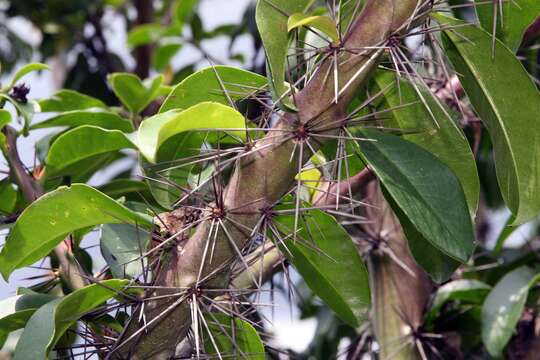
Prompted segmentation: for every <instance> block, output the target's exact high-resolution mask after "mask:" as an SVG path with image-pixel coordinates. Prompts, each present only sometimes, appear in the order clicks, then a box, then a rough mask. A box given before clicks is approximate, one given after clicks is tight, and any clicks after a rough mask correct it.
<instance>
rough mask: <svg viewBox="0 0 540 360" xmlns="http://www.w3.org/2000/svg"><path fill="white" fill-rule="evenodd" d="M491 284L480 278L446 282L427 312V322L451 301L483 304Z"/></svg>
mask: <svg viewBox="0 0 540 360" xmlns="http://www.w3.org/2000/svg"><path fill="white" fill-rule="evenodd" d="M490 290H491V286H489V285H488V284H486V283H483V282H481V281H478V280H470V279H459V280H454V281H451V282H449V283H446V284H444V285H443V286H441V287H440V288H438V289H437V292H436V293H435V297H434V298H433V301H432V303H431V307H430V309H429V310H428V312H427V314H426V322H428V323H429V322H432V321H433V320H434V319H435V318H436V317H437V315H438V314H439V312H440V311H441V308H442V307H443V305H444V304H446V303H447V302H449V301H455V300H459V301H463V302H466V303H473V304H482V302H483V301H484V299H485V297H486V295H487V294H488V293H489V291H490Z"/></svg>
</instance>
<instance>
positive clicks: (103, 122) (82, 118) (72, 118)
mask: <svg viewBox="0 0 540 360" xmlns="http://www.w3.org/2000/svg"><path fill="white" fill-rule="evenodd" d="M81 125H93V126H99V127H101V128H104V129H110V130H121V131H124V132H131V131H133V125H132V124H131V122H129V121H128V120H126V119H124V118H122V117H121V116H120V115H118V114H116V113H113V112H108V111H103V110H101V109H93V110H74V111H67V112H64V113H62V114H60V115H57V116H54V117H52V118H49V119H47V120H45V121H42V122H39V123H37V124H34V125H32V126H31V127H30V129H31V130H32V129H43V128H50V127H59V126H67V127H69V128H73V127H77V126H81Z"/></svg>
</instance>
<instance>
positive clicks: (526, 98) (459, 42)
mask: <svg viewBox="0 0 540 360" xmlns="http://www.w3.org/2000/svg"><path fill="white" fill-rule="evenodd" d="M434 18H435V19H436V20H437V21H438V22H439V23H440V24H441V25H444V26H445V27H446V28H447V30H444V31H443V44H444V47H445V49H446V54H447V56H448V58H449V59H450V61H451V62H452V64H453V65H454V67H455V69H456V71H457V72H458V75H459V77H460V80H461V84H462V85H463V88H464V89H465V91H466V93H467V95H468V97H469V99H470V101H471V103H472V105H473V106H474V108H475V110H476V111H477V112H478V114H479V115H480V118H481V120H482V121H483V122H484V124H486V126H487V128H488V131H489V134H490V136H491V138H492V140H493V147H494V152H495V166H496V169H497V179H498V182H499V185H500V189H501V192H502V195H503V198H504V201H505V203H506V205H507V206H508V207H509V208H510V210H511V211H512V214H513V215H514V219H513V225H517V224H522V223H524V222H526V221H528V220H530V219H532V218H533V217H535V216H536V215H537V214H538V212H539V211H540V165H539V164H538V156H537V154H538V153H540V122H538V121H537V120H538V113H539V112H540V93H539V92H538V89H537V88H536V86H535V85H534V83H533V82H532V80H531V79H530V78H529V75H528V74H527V72H526V71H525V69H524V68H523V66H522V65H521V63H520V62H519V60H518V59H517V58H516V57H515V55H514V54H512V53H511V52H510V51H509V50H508V49H507V48H506V47H505V46H504V45H503V44H501V43H500V42H499V41H497V42H496V44H495V47H496V56H495V57H494V58H492V56H491V37H490V35H489V34H488V33H487V32H485V31H484V30H482V29H480V28H477V27H474V26H472V25H466V23H464V22H462V21H459V20H455V19H451V18H448V17H445V16H442V15H439V14H436V15H434ZM448 27H452V29H451V30H449V29H448ZM465 39H466V40H465ZM500 74H504V75H503V76H500ZM495 75H496V76H495Z"/></svg>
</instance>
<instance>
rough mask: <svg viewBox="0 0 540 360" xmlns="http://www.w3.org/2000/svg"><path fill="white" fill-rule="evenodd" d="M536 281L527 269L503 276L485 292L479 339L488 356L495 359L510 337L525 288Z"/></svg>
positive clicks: (523, 303)
mask: <svg viewBox="0 0 540 360" xmlns="http://www.w3.org/2000/svg"><path fill="white" fill-rule="evenodd" d="M539 279H540V275H537V274H536V273H535V272H534V271H532V270H531V269H530V268H528V267H525V266H523V267H520V268H517V269H515V270H513V271H511V272H509V273H507V274H506V275H505V276H504V277H503V278H502V279H501V280H499V282H498V283H497V284H496V285H495V287H494V288H493V290H491V292H490V293H489V295H488V296H487V298H486V301H485V302H484V306H483V308H482V340H483V342H484V345H485V346H486V349H487V351H488V352H489V353H490V355H491V356H493V357H495V358H497V357H499V356H501V355H502V352H503V350H504V348H505V346H506V344H507V343H508V341H509V340H510V338H511V337H512V336H513V335H514V331H515V327H516V324H517V322H518V320H519V318H520V317H521V314H522V312H523V308H524V306H525V301H526V300H527V295H528V294H529V289H530V288H531V286H533V285H534V284H535V283H536V282H537V281H538V280H539Z"/></svg>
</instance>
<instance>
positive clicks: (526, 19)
mask: <svg viewBox="0 0 540 360" xmlns="http://www.w3.org/2000/svg"><path fill="white" fill-rule="evenodd" d="M475 2H476V6H475V9H476V14H477V15H478V20H479V21H480V25H482V27H483V28H484V29H485V30H486V31H487V32H489V33H490V34H492V32H493V16H494V13H493V7H494V6H495V7H496V16H497V29H496V32H495V35H496V37H497V38H498V39H499V40H501V41H502V42H503V43H504V44H505V45H506V46H508V48H510V50H512V51H513V52H517V50H518V49H519V45H520V44H521V40H522V39H523V34H524V33H525V31H526V30H527V28H528V27H529V25H531V24H532V23H533V22H534V20H536V18H537V17H538V16H540V1H538V0H519V1H493V2H485V1H484V2H482V1H481V0H475ZM499 6H502V18H501V11H500V10H501V9H499ZM492 35H493V34H492ZM497 55H498V54H497V52H496V53H495V56H497Z"/></svg>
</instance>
